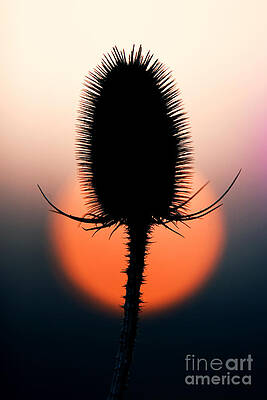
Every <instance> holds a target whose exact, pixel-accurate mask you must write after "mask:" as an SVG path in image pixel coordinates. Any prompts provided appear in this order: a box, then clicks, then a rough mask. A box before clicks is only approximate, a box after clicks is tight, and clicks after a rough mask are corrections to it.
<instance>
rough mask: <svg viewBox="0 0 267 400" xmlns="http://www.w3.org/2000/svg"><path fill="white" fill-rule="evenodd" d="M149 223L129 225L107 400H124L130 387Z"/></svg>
mask: <svg viewBox="0 0 267 400" xmlns="http://www.w3.org/2000/svg"><path fill="white" fill-rule="evenodd" d="M149 231H150V227H149V225H144V224H139V225H138V224H136V223H133V224H129V225H128V237H129V242H128V250H129V255H128V258H129V264H128V267H127V270H126V271H125V272H126V274H127V276H128V281H127V284H126V294H125V296H124V298H125V303H124V306H123V308H124V317H123V321H122V328H121V334H120V344H119V350H118V353H117V356H116V361H115V369H114V373H113V378H112V383H111V388H110V393H109V395H108V398H107V400H122V399H123V394H124V390H125V389H126V387H127V382H128V376H129V369H130V365H131V361H132V355H133V349H134V343H135V337H136V331H137V323H138V314H139V310H140V303H142V300H141V292H140V288H141V284H142V282H143V272H144V267H145V256H146V253H147V245H148V236H149Z"/></svg>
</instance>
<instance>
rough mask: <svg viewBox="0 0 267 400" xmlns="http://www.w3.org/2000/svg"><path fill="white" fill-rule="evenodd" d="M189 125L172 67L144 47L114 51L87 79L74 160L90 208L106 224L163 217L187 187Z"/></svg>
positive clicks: (189, 150) (83, 93) (186, 194)
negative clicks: (106, 222)
mask: <svg viewBox="0 0 267 400" xmlns="http://www.w3.org/2000/svg"><path fill="white" fill-rule="evenodd" d="M191 156H192V151H191V145H190V135H189V131H188V121H187V117H186V115H185V113H184V112H183V110H182V106H181V100H180V99H179V98H178V90H177V89H176V86H175V83H174V81H173V79H172V77H171V73H170V72H169V70H168V69H167V68H166V67H165V66H164V65H163V64H161V63H160V62H159V61H158V60H157V59H156V60H154V58H153V55H151V54H150V52H148V53H147V54H146V55H142V48H141V46H140V47H139V49H138V50H137V51H135V47H134V46H133V48H132V51H131V52H130V54H129V56H128V57H126V55H125V51H124V50H122V51H119V50H118V49H117V47H114V48H113V50H112V52H111V54H107V55H104V56H103V59H102V62H101V64H100V65H98V66H97V67H96V69H95V70H94V72H92V73H90V74H89V75H88V77H86V80H85V84H84V89H83V91H82V96H81V104H80V109H79V118H78V138H77V158H78V163H79V176H80V180H81V185H82V189H83V191H84V192H85V195H86V198H87V203H88V206H89V211H90V212H92V213H94V214H95V215H98V216H103V217H106V218H107V219H110V220H111V221H115V222H123V223H125V224H128V223H129V221H146V222H148V223H150V222H151V221H153V219H158V218H168V216H169V215H170V213H171V212H172V210H173V209H174V208H175V207H177V205H179V203H182V202H184V201H185V200H186V198H187V196H188V190H189V186H190V170H191V158H192V157H191Z"/></svg>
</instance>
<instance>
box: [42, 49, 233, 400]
mask: <svg viewBox="0 0 267 400" xmlns="http://www.w3.org/2000/svg"><path fill="white" fill-rule="evenodd" d="M77 133H78V137H77V160H78V167H79V177H80V181H81V187H82V191H83V193H84V195H85V198H86V204H87V207H88V213H87V214H86V215H84V216H82V217H77V216H73V215H71V214H68V213H66V212H64V211H62V210H60V209H59V208H58V207H56V206H55V205H54V204H53V203H52V202H51V201H50V200H49V199H48V198H47V197H46V195H45V194H44V192H43V191H42V189H41V188H40V187H39V189H40V191H41V193H42V195H43V196H44V197H45V199H46V200H47V202H48V203H49V204H50V205H51V207H52V208H53V210H52V211H54V212H56V213H57V214H61V215H64V216H66V217H68V218H70V219H73V220H76V221H79V222H81V223H84V224H88V225H89V227H88V228H85V227H84V229H85V230H88V231H93V232H94V233H97V232H98V231H100V230H102V229H104V228H110V227H111V228H113V229H112V232H111V234H110V237H111V236H112V234H113V233H114V232H115V231H116V230H117V229H118V228H119V227H120V226H122V225H123V226H124V227H125V229H126V232H127V237H128V242H127V249H128V254H127V257H128V266H127V269H126V270H125V271H123V272H125V273H126V274H127V277H128V279H127V284H126V285H125V288H126V293H125V296H124V305H123V309H124V317H123V321H122V327H121V334H120V342H119V350H118V353H117V356H116V361H115V369H114V374H113V379H112V383H111V389H110V393H109V395H108V400H121V399H123V396H124V393H125V389H126V387H127V383H128V375H129V369H130V365H131V361H132V355H133V348H134V343H135V338H136V331H137V325H138V316H139V312H140V310H141V307H142V298H141V297H142V296H141V290H140V289H141V285H142V283H143V282H144V268H145V261H146V255H147V253H148V248H149V243H150V238H151V236H152V231H153V229H154V227H156V226H164V227H165V228H166V229H169V230H171V231H172V232H174V233H176V234H178V235H181V234H180V232H179V223H183V224H186V223H187V222H188V221H192V220H194V219H199V218H202V217H204V216H205V215H207V214H210V213H211V212H213V211H215V210H216V209H217V208H219V207H221V206H222V203H221V200H222V199H223V197H224V196H225V195H226V194H227V192H228V191H229V190H230V189H231V187H232V186H233V185H234V183H235V181H236V180H237V178H238V176H239V174H240V171H239V172H238V174H237V175H236V177H235V178H234V180H233V181H232V183H231V184H230V186H229V187H228V188H227V190H226V191H225V192H224V193H223V194H222V195H221V196H220V197H219V198H218V199H217V200H216V201H215V202H213V203H212V204H210V205H208V206H207V207H205V208H204V209H201V210H198V211H195V212H193V213H189V212H188V206H189V204H190V201H191V200H192V199H193V198H194V197H195V196H196V195H197V194H198V193H199V192H200V191H201V190H203V189H204V187H205V186H206V184H207V183H206V184H205V185H204V186H202V187H201V188H200V189H199V190H198V191H197V192H196V193H194V194H193V195H191V194H190V193H191V176H192V159H193V157H192V153H193V150H192V144H191V138H190V133H189V123H188V117H187V116H186V114H185V112H184V111H183V107H182V102H181V99H180V98H179V92H178V89H177V88H176V85H175V82H174V80H173V78H172V76H171V72H170V71H169V70H168V69H167V68H166V67H165V66H164V65H163V64H162V63H160V62H159V60H158V59H154V56H153V55H152V54H151V53H150V52H149V51H148V52H147V53H146V54H145V55H143V54H142V47H141V46H140V47H139V48H138V49H137V50H135V46H133V48H132V50H131V52H130V54H129V55H128V57H127V56H126V54H125V51H124V50H122V51H120V50H118V48H117V47H113V49H112V51H111V53H110V54H107V55H104V56H103V59H102V62H101V64H100V65H98V66H97V67H96V69H95V70H94V72H92V73H90V74H89V76H88V77H86V80H85V83H84V88H83V90H82V95H81V102H80V108H79V117H78V128H77ZM170 225H171V226H170ZM181 236H182V235H181Z"/></svg>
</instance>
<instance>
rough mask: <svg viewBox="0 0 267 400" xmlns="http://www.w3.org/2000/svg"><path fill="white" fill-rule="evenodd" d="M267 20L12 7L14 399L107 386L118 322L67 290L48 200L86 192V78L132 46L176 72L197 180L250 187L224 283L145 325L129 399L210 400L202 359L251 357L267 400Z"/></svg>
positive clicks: (8, 264)
mask: <svg viewBox="0 0 267 400" xmlns="http://www.w3.org/2000/svg"><path fill="white" fill-rule="evenodd" d="M266 15H267V3H266V1H259V0H255V1H241V0H237V1H229V0H227V1H223V2H221V1H211V0H210V1H209V0H203V1H201V2H200V1H193V0H188V1H169V0H166V1H164V2H159V1H139V0H137V1H135V2H132V3H130V2H125V1H98V2H92V1H75V2H74V1H61V0H59V1H50V0H49V1H45V2H42V1H33V0H24V1H19V0H10V1H7V0H6V1H2V2H1V3H0V46H1V68H0V93H1V98H0V113H1V119H0V128H1V136H2V141H1V144H2V146H1V150H0V152H1V154H0V156H1V171H2V174H1V178H0V179H1V210H2V213H3V217H2V225H1V227H2V232H3V233H2V243H1V245H2V246H3V250H2V255H3V260H4V262H3V267H2V268H1V304H2V311H1V321H2V322H3V324H2V326H3V329H2V332H1V335H2V336H1V350H3V351H2V353H3V360H4V362H3V364H2V370H1V373H2V376H4V377H5V383H6V387H7V389H8V390H9V398H12V399H13V398H14V399H17V398H20V399H24V398H27V399H33V398H34V399H35V398H37V397H38V398H39V399H47V397H51V398H56V397H55V394H56V395H57V397H58V398H64V399H67V400H68V399H72V398H84V396H85V395H86V396H87V397H88V398H91V397H92V398H94V399H96V400H97V399H103V398H104V396H105V393H106V391H107V388H108V386H109V383H110V375H111V370H112V364H113V356H114V354H115V351H116V345H117V340H118V333H119V320H118V318H116V317H112V316H110V315H107V314H105V313H103V312H100V311H98V310H97V309H95V308H94V307H93V305H92V306H90V305H89V304H88V303H85V302H83V301H82V300H81V299H80V298H79V297H77V296H76V295H75V293H74V292H73V290H72V289H71V288H70V287H69V286H68V284H67V282H64V281H63V280H62V278H61V277H59V276H58V272H57V271H58V267H59V265H58V260H57V259H56V257H55V255H54V253H53V252H52V251H51V245H50V242H49V240H50V239H49V229H50V227H49V219H48V208H47V207H46V205H45V204H44V202H43V201H42V199H41V198H40V195H39V193H38V192H37V190H36V187H35V185H36V183H39V184H41V186H42V187H43V188H44V189H45V190H46V192H47V193H48V194H49V196H50V197H51V198H52V199H55V198H57V196H58V194H59V193H61V191H62V190H64V188H65V186H66V184H68V183H69V181H70V180H71V179H73V173H74V172H75V171H76V163H75V156H74V140H75V133H74V132H75V118H76V113H77V107H78V102H79V95H80V90H81V87H82V82H83V79H84V76H85V74H86V73H87V72H88V71H89V70H91V69H92V68H94V67H95V65H96V64H97V63H98V62H99V61H100V59H101V56H102V54H103V53H104V52H107V51H109V50H110V49H111V47H112V46H113V45H117V46H118V47H125V48H126V49H127V50H128V49H130V48H131V46H132V44H133V43H135V44H136V45H138V44H140V43H141V44H143V47H144V50H148V49H151V51H152V52H153V53H154V54H155V56H156V57H158V58H159V59H160V60H161V61H162V62H163V63H165V64H166V65H167V66H169V67H170V69H171V70H172V71H173V75H174V77H175V79H176V81H177V84H178V87H179V88H180V90H181V97H182V99H183V102H184V107H185V110H186V111H187V112H188V114H189V117H190V123H191V132H192V138H193V142H194V147H195V161H196V167H197V170H199V171H201V173H202V174H203V175H204V176H205V177H206V178H207V179H210V180H211V188H212V190H213V191H214V192H215V193H218V194H219V193H221V192H222V191H223V190H224V188H225V187H226V186H227V184H228V183H229V182H230V181H231V179H232V178H233V176H234V175H235V173H236V172H237V171H238V170H239V168H243V171H242V174H241V176H240V179H239V181H238V183H237V184H236V186H235V187H234V189H233V190H232V191H231V193H230V194H229V195H228V196H227V199H225V201H224V209H223V213H224V220H225V231H226V243H225V250H224V254H223V255H222V258H221V261H220V263H219V264H218V266H217V269H216V272H215V273H214V274H213V276H212V278H211V279H210V280H209V282H207V284H206V286H204V287H203V288H202V290H201V291H199V292H198V293H197V294H196V295H195V296H194V297H192V298H191V299H190V300H188V301H187V302H185V303H184V304H183V305H182V306H180V307H179V308H174V309H172V310H170V311H168V312H166V313H165V314H162V315H161V316H158V317H156V316H155V317H150V318H147V319H144V320H142V328H141V333H140V339H139V342H138V346H137V350H136V357H135V366H134V369H133V381H132V382H133V383H132V384H131V386H130V389H129V399H130V400H131V399H136V398H137V396H138V395H139V394H140V393H144V394H145V396H146V399H150V398H151V399H152V398H153V400H157V399H158V400H161V399H162V398H163V394H164V395H166V398H176V397H177V398H178V395H181V396H183V398H186V399H190V400H191V399H195V398H196V397H198V399H199V398H201V394H200V393H198V392H196V391H192V390H191V391H189V389H188V388H187V387H185V386H184V384H183V374H184V365H183V358H184V354H185V353H194V352H195V353H194V354H199V355H200V356H204V357H205V356H207V357H208V356H209V355H213V356H214V357H216V356H218V357H219V356H223V355H228V357H231V356H233V357H234V356H238V355H239V354H240V356H242V355H246V354H248V353H249V352H250V353H252V354H253V355H254V357H255V359H256V360H257V363H256V367H255V368H256V370H255V385H254V387H253V391H254V392H255V395H254V398H257V399H259V400H261V399H264V398H266V393H263V392H264V390H265V391H266V389H265V388H264V385H263V383H264V380H263V378H262V375H261V374H262V372H260V371H263V370H264V368H265V364H266V357H267V353H266V344H265V337H266V333H267V324H266V306H267V298H266V278H267V276H266V275H267V273H266V268H265V264H266V256H267V254H266V233H267V213H266V200H267V180H266V176H267V163H266V151H267V132H266V131H267V112H266V107H267V74H266V71H267V50H266V49H267V39H266V37H267V28H266ZM155 382H157V385H155ZM1 390H4V389H2V388H0V392H1ZM254 392H253V393H254ZM225 393H226V394H227V395H229V394H231V395H233V394H234V398H235V400H238V399H239V398H240V399H241V398H242V399H243V398H251V396H252V393H250V392H243V391H242V389H241V388H239V390H238V389H237V390H235V391H234V393H233V392H231V391H230V392H229V391H228V392H227V389H225ZM225 393H223V395H225ZM204 395H205V399H207V398H215V397H216V399H220V397H219V394H218V393H217V392H213V391H212V390H210V391H206V392H205V393H204ZM204 395H203V396H204ZM90 396H91V397H90ZM246 396H247V397H246Z"/></svg>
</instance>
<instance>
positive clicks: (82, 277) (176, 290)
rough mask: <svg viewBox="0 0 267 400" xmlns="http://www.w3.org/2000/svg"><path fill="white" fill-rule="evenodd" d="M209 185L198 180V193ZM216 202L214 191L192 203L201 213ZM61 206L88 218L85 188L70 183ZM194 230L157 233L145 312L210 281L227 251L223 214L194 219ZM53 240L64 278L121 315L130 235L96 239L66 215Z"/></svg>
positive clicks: (54, 225) (54, 227)
mask: <svg viewBox="0 0 267 400" xmlns="http://www.w3.org/2000/svg"><path fill="white" fill-rule="evenodd" d="M201 184H203V179H201V178H199V177H198V178H197V179H196V184H195V185H194V189H196V188H198V187H199V186H200V185H201ZM214 200H215V195H214V193H213V192H212V190H211V189H210V188H209V187H207V188H205V189H204V190H203V191H202V192H201V193H200V194H199V195H198V196H197V197H196V198H195V199H193V200H192V206H191V210H198V209H199V208H200V207H203V206H205V205H207V204H210V202H212V201H214ZM56 203H57V204H58V206H59V207H62V208H64V210H66V211H67V212H71V213H73V214H75V215H83V214H84V213H85V211H86V208H85V207H82V205H81V203H82V199H81V195H80V191H79V186H78V184H76V185H75V186H73V185H70V186H69V187H68V188H66V190H64V191H63V192H62V193H61V194H60V196H59V199H58V200H57V201H56ZM190 225H191V229H189V228H187V227H185V226H183V225H181V227H180V230H179V232H181V233H182V234H184V235H185V239H183V238H181V237H179V236H177V235H175V234H174V233H172V232H170V231H168V230H167V229H165V228H162V227H157V228H155V230H154V232H153V237H152V241H153V243H152V244H151V246H150V254H149V255H148V257H147V267H146V271H145V275H146V284H145V285H143V288H142V291H143V293H144V294H143V300H144V301H145V302H146V303H145V305H144V308H143V311H144V313H151V312H158V311H162V310H163V309H166V308H169V307H170V306H172V305H174V304H177V303H180V302H181V301H183V300H184V299H186V298H188V297H189V296H191V295H193V294H194V293H195V292H196V291H197V289H199V288H200V287H201V286H202V285H203V284H204V283H205V281H206V280H207V279H208V278H209V277H210V275H211V274H212V271H213V270H214V268H215V265H216V262H217V261H218V259H219V257H220V255H221V253H222V248H223V242H224V229H223V217H222V212H221V211H220V210H216V211H215V213H214V214H212V215H208V216H206V217H205V218H204V219H201V220H196V221H192V222H191V223H190ZM50 226H51V234H52V242H53V244H54V249H55V252H56V255H57V256H58V258H59V260H60V265H61V268H62V271H63V273H64V276H65V277H66V278H67V280H68V281H69V282H71V283H72V285H73V286H74V287H76V289H78V290H79V292H80V293H81V294H83V295H85V296H84V297H85V298H86V297H87V298H89V299H90V300H91V301H94V302H95V304H96V305H97V306H98V307H99V306H100V307H101V308H103V307H104V308H105V309H106V310H109V311H115V312H119V311H120V308H119V305H121V304H122V298H121V297H122V295H123V294H124V290H125V289H124V288H122V285H123V284H125V283H126V275H125V274H122V273H121V270H123V269H125V267H126V265H127V262H126V258H125V254H126V247H125V242H126V234H125V231H124V229H123V228H121V229H118V230H117V231H116V233H114V236H112V238H111V239H110V240H108V237H109V234H110V232H111V229H105V230H102V231H99V232H98V233H97V234H96V235H95V236H94V237H93V238H91V234H92V233H89V232H85V231H84V230H82V229H81V228H80V229H79V227H78V224H77V222H75V221H71V220H69V219H67V218H64V217H63V216H58V215H53V216H52V219H51V224H50Z"/></svg>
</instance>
